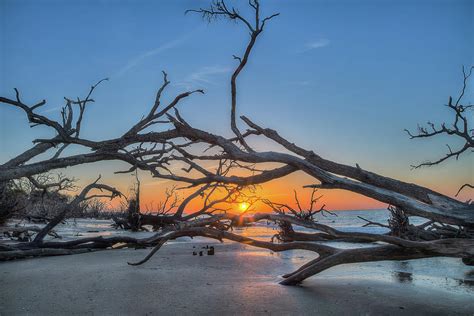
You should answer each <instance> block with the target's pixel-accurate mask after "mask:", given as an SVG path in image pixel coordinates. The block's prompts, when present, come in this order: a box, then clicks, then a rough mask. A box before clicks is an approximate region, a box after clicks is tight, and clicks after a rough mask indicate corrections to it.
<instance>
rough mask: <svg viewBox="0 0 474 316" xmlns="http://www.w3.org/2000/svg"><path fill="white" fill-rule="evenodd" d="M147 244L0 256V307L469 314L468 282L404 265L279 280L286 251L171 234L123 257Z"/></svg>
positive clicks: (3, 311) (473, 310) (473, 295)
mask: <svg viewBox="0 0 474 316" xmlns="http://www.w3.org/2000/svg"><path fill="white" fill-rule="evenodd" d="M205 244H208V245H215V246H216V255H215V256H203V257H199V256H193V255H192V252H193V250H195V249H198V248H200V247H201V246H202V245H205ZM193 246H194V247H196V248H193ZM148 251H149V250H130V249H123V250H114V251H101V252H94V253H87V254H81V255H74V256H62V257H48V258H39V259H33V260H31V259H30V260H22V261H16V262H6V263H0V284H1V286H0V315H17V314H30V315H36V314H41V315H45V314H48V315H52V314H54V315H71V314H72V315H78V314H91V315H92V314H94V315H119V314H121V315H123V314H130V315H154V314H159V315H176V314H185V315H195V314H274V315H285V314H294V315H315V314H319V315H358V314H363V315H381V314H383V315H414V314H416V315H428V314H429V315H457V314H459V315H473V314H474V291H471V290H469V289H468V290H464V289H461V290H459V291H456V290H453V288H449V287H448V288H443V287H438V286H430V285H429V284H427V285H419V284H416V283H413V282H409V281H410V278H413V276H411V275H410V273H406V272H401V274H400V275H399V276H398V277H399V278H400V280H398V282H397V281H396V280H395V281H394V280H393V276H390V275H389V276H387V277H377V276H375V277H367V275H365V276H364V274H363V273H362V274H361V273H360V270H361V269H362V270H363V269H364V265H346V266H340V267H336V268H334V269H330V270H328V271H326V272H323V273H321V274H320V275H319V276H317V277H313V278H310V279H308V280H307V281H305V282H304V284H303V285H302V286H297V287H288V286H282V285H279V284H278V281H279V280H280V277H279V275H282V274H283V273H286V272H289V271H292V270H293V269H294V268H295V267H296V266H297V265H296V266H295V263H294V262H293V261H292V260H293V259H292V257H291V256H288V255H285V256H282V255H281V254H272V253H271V252H269V251H266V250H258V249H255V248H251V247H248V246H245V245H239V244H235V243H228V242H226V243H224V244H218V243H212V242H211V243H210V242H207V243H204V244H200V243H179V242H177V243H171V244H168V245H165V246H164V247H163V249H161V250H160V251H159V252H158V253H157V254H156V255H155V256H154V257H153V258H152V259H151V260H150V261H149V262H147V263H145V264H144V265H141V266H138V267H133V266H129V265H127V264H126V262H127V261H138V260H140V259H142V258H143V256H145V255H146V254H147V253H148ZM295 260H297V259H295ZM380 264H381V265H382V266H381V267H382V269H376V270H375V272H374V273H380V271H381V270H384V269H385V268H383V265H384V263H380ZM298 265H299V263H298ZM379 267H380V265H379ZM365 268H367V266H365ZM369 268H370V266H369ZM388 270H390V269H387V273H389V272H388ZM341 271H344V273H339V272H341ZM404 273H405V274H404ZM404 280H405V281H407V280H408V281H407V282H405V281H404ZM454 289H456V288H454Z"/></svg>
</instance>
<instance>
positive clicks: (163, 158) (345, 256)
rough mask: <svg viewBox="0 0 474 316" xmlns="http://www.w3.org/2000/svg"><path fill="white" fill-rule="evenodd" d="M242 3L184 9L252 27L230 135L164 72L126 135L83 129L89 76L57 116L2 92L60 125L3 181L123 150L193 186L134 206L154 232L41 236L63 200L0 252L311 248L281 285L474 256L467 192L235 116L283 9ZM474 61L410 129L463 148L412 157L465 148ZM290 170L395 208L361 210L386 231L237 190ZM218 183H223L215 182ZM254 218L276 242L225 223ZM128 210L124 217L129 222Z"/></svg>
mask: <svg viewBox="0 0 474 316" xmlns="http://www.w3.org/2000/svg"><path fill="white" fill-rule="evenodd" d="M249 5H250V10H252V12H253V15H252V17H251V18H246V17H245V16H244V15H242V14H241V13H240V12H239V11H238V10H236V9H234V8H231V7H228V6H227V5H226V3H225V2H224V1H221V0H218V1H215V2H213V4H212V5H211V7H210V8H208V9H198V10H190V12H194V13H199V14H201V15H202V16H203V17H204V18H205V19H208V20H209V21H211V20H213V19H217V18H223V19H227V20H232V21H235V22H237V23H238V24H241V25H243V26H244V27H245V28H246V29H247V30H248V31H249V34H250V37H249V40H248V43H247V45H246V47H245V50H244V53H243V55H242V57H239V56H234V59H235V60H236V62H237V66H236V68H235V70H234V72H233V74H232V76H231V80H230V85H231V104H230V109H231V115H230V129H231V131H232V132H233V134H234V136H233V137H224V136H221V135H216V134H213V133H210V132H207V131H205V130H202V129H199V128H196V127H193V126H191V124H190V123H188V122H187V121H186V120H185V119H184V118H183V117H182V116H181V114H180V113H179V111H178V109H177V106H178V104H179V103H180V101H181V100H182V99H184V98H188V97H189V96H191V95H193V94H196V93H197V94H203V93H204V91H202V90H194V91H187V92H183V93H182V94H179V95H177V96H176V97H175V98H174V99H172V101H170V102H169V103H167V105H165V106H163V105H162V104H161V102H162V100H161V99H162V93H163V91H164V90H165V89H166V87H167V86H168V85H169V83H170V81H169V80H168V76H167V74H166V73H164V72H163V84H162V85H161V87H160V88H159V89H158V91H157V94H156V98H155V101H154V103H153V104H152V106H151V108H150V111H149V112H148V113H146V114H145V115H144V116H143V118H141V119H140V120H138V121H137V123H136V124H134V125H133V126H132V127H131V128H129V129H128V130H127V132H125V133H124V134H123V135H121V136H119V137H117V138H113V139H107V140H100V141H96V140H88V139H84V138H81V136H80V128H81V122H82V119H83V114H84V112H85V109H86V105H88V104H89V103H90V102H93V99H91V94H92V92H93V91H94V89H95V88H96V87H97V85H98V84H96V85H94V86H92V88H91V89H90V92H89V94H88V95H87V97H86V98H84V99H78V100H77V101H73V100H71V99H68V98H66V99H65V101H66V105H65V107H64V109H63V112H62V113H63V120H62V122H58V121H54V120H52V119H50V118H47V117H45V116H43V115H40V114H37V113H36V110H37V109H38V108H39V107H41V106H43V105H44V104H45V101H42V102H39V103H37V104H35V105H26V104H25V103H23V101H21V97H20V93H19V92H18V90H15V91H16V93H15V98H14V99H11V98H6V97H0V103H4V104H6V105H9V106H14V107H17V108H20V109H21V110H23V111H24V112H25V113H26V115H27V118H28V120H29V122H30V124H32V125H43V126H46V127H49V128H50V129H53V130H54V131H55V132H56V136H55V137H53V138H50V139H37V140H35V145H34V146H33V147H32V148H31V149H29V150H28V151H26V152H24V153H22V154H20V155H19V156H17V157H15V158H13V159H12V160H10V161H8V162H6V163H4V164H3V165H1V166H0V182H1V183H5V182H8V181H14V180H15V179H19V178H24V177H31V176H34V175H37V174H41V173H43V172H46V171H49V170H53V169H58V168H64V167H68V166H74V165H78V164H85V163H92V162H96V161H103V160H121V161H124V162H126V163H128V164H129V166H130V167H129V169H127V170H123V171H118V172H119V173H130V172H135V171H137V170H143V171H146V172H149V173H150V174H151V175H152V176H154V177H156V178H160V179H167V180H171V181H177V182H180V183H185V184H186V185H187V188H195V189H196V191H194V192H193V193H191V194H190V195H189V196H188V197H187V198H185V199H184V200H183V201H182V202H181V203H180V204H176V205H175V207H174V208H172V209H171V210H169V211H168V212H166V213H159V214H157V215H150V214H141V213H140V214H139V216H138V217H137V219H136V222H134V223H133V224H132V225H130V226H131V227H134V226H135V228H137V227H139V226H143V225H149V224H150V225H152V226H154V227H155V228H156V229H157V230H158V232H157V233H155V234H154V235H153V236H151V237H149V238H144V239H136V238H131V237H108V238H104V237H94V238H83V239H77V240H73V241H62V242H53V241H44V240H43V239H44V237H45V235H46V234H47V233H48V231H50V230H51V229H52V228H54V226H55V225H56V224H57V223H58V222H59V221H60V220H61V219H62V218H63V217H64V216H65V215H66V214H67V212H68V210H67V209H65V210H64V212H63V213H61V216H58V217H57V218H55V219H54V220H53V221H51V222H50V223H49V224H48V225H47V228H45V230H43V231H41V232H39V233H38V234H37V236H36V237H35V239H34V240H33V241H31V242H25V243H19V244H16V245H14V246H8V247H7V246H2V247H1V250H2V251H0V259H1V260H8V259H12V258H19V257H22V256H21V252H22V251H23V252H25V256H26V254H28V256H34V255H35V254H38V255H46V254H47V253H48V252H49V251H51V254H52V255H53V254H59V253H61V251H57V250H58V249H59V250H64V254H71V253H74V251H76V250H77V251H85V250H88V249H89V250H103V249H108V248H116V247H122V246H123V245H125V246H128V247H144V246H145V247H154V248H153V250H152V251H151V252H150V255H149V256H147V257H146V258H144V259H143V260H142V261H140V262H138V263H136V264H143V263H144V262H146V261H147V260H148V259H149V258H151V256H152V255H153V254H155V253H156V252H157V251H158V250H159V249H160V247H161V246H162V245H163V244H164V243H165V242H166V241H167V240H170V239H174V238H179V237H184V236H187V237H193V236H204V237H208V238H213V239H217V240H222V239H228V240H232V241H235V242H239V243H245V244H248V245H252V246H255V247H261V248H266V249H270V250H272V251H285V250H290V249H305V250H309V251H314V252H315V253H317V254H318V256H317V258H316V259H314V260H312V261H311V262H308V263H307V264H305V265H304V266H302V267H301V268H300V269H298V270H297V271H295V272H293V273H290V274H288V275H285V280H284V281H282V284H287V285H293V284H297V283H299V282H301V281H303V280H304V279H306V278H308V277H310V276H312V275H314V274H316V273H319V272H321V271H323V270H325V269H328V268H330V267H332V266H335V265H338V264H344V263H354V262H366V261H378V260H407V259H419V258H427V257H434V256H447V257H456V258H461V259H462V260H463V262H464V263H466V264H472V261H473V260H474V259H473V258H474V238H473V229H474V206H473V204H471V203H470V201H467V202H464V201H460V200H457V199H455V198H453V197H450V196H447V195H444V194H441V193H439V192H436V191H434V190H431V189H429V188H426V187H423V186H420V185H417V184H413V183H407V182H404V181H400V180H397V179H393V178H389V177H385V176H383V175H380V174H377V173H374V172H371V171H369V170H365V169H363V168H361V167H360V166H359V165H358V164H355V166H350V165H345V164H341V163H338V162H335V161H331V160H328V159H325V158H324V157H322V156H321V155H319V154H317V153H315V152H314V151H312V150H310V149H305V148H302V147H300V146H298V145H296V144H295V143H293V142H291V141H289V140H287V139H286V138H284V137H283V136H281V135H280V134H279V133H278V132H277V131H276V130H273V129H270V128H267V127H264V126H262V125H260V124H257V123H256V122H254V121H253V120H251V119H250V118H248V117H246V116H241V117H240V118H241V120H242V122H237V105H238V102H237V95H238V89H237V82H238V78H239V75H240V74H241V73H242V71H243V70H244V69H245V67H246V65H247V62H248V60H249V58H250V57H251V54H252V51H253V49H254V47H255V43H256V41H257V40H258V38H259V36H260V35H261V34H262V32H263V31H264V30H265V29H266V26H267V24H268V23H269V21H270V20H272V19H273V18H275V17H277V16H278V14H272V15H269V16H268V17H265V18H263V16H262V14H261V8H260V4H259V2H258V1H257V0H251V1H250V2H249ZM471 72H472V68H470V70H469V71H464V72H463V74H464V81H463V88H462V91H461V94H460V95H459V96H458V97H457V98H455V101H453V98H449V102H448V105H447V106H448V107H449V108H450V109H451V110H452V111H453V113H454V115H455V117H454V122H453V123H452V124H450V125H448V124H446V123H443V124H441V126H439V127H437V126H435V125H434V124H432V123H428V126H429V127H428V128H422V127H420V128H419V131H418V133H417V134H413V133H411V132H409V131H408V134H409V136H410V137H411V138H424V137H434V136H437V135H440V134H446V135H450V136H452V137H457V138H460V139H462V140H463V143H464V145H463V146H462V147H461V149H458V150H452V149H451V148H450V147H449V146H448V148H449V153H448V154H447V155H446V157H443V158H441V159H438V160H435V161H434V162H432V163H422V164H420V165H417V166H414V167H423V166H433V165H437V164H440V163H442V162H443V161H445V160H447V159H450V158H452V157H454V158H458V157H460V156H461V155H465V154H467V153H469V152H472V149H473V148H474V140H473V138H472V133H471V132H472V128H471V127H470V125H469V124H470V122H469V120H468V119H469V117H470V116H469V115H467V112H468V111H470V110H472V107H473V106H472V105H469V104H468V105H463V104H462V102H463V96H464V94H465V90H466V88H467V81H468V79H469V77H470V75H471ZM99 83H100V82H99ZM75 108H78V109H79V110H78V111H79V115H75V116H74V117H75V118H77V119H76V121H74V122H73V112H74V109H75ZM238 123H240V124H245V125H246V126H247V127H246V128H247V129H246V131H245V132H243V131H241V130H240V129H239V124H238ZM150 129H151V131H150ZM250 136H252V137H259V138H261V139H264V140H266V141H270V142H273V143H274V144H277V145H279V146H281V147H283V148H284V151H281V152H277V151H259V150H258V148H253V147H251V146H250V145H249V143H248V142H247V139H248V137H250ZM72 144H73V145H77V146H80V147H82V148H84V149H86V150H87V152H86V153H84V154H77V155H72V156H65V157H61V155H62V153H63V149H64V148H66V147H67V146H69V145H72ZM203 145H204V146H207V150H205V151H203V150H202V146H203ZM54 148H57V149H56V152H55V153H54V155H53V156H52V157H51V158H50V159H47V160H42V161H33V162H32V159H33V158H35V157H37V156H38V155H39V154H43V153H45V152H47V151H49V150H53V149H54ZM196 148H200V150H197V149H196ZM174 163H179V164H181V165H183V164H184V165H185V167H184V168H182V169H181V170H178V171H175V170H174V169H172V168H169V166H170V165H172V164H174ZM211 164H218V167H217V168H216V169H212V168H208V167H204V166H208V165H211ZM268 166H272V167H268ZM210 169H212V170H210ZM296 171H302V172H304V173H306V174H307V175H309V176H311V177H312V178H313V179H314V183H313V184H310V185H308V186H306V187H308V188H312V189H313V191H312V192H313V194H314V192H316V190H333V189H341V190H346V191H351V192H354V193H358V194H361V195H363V196H366V197H370V198H372V199H375V200H377V201H380V202H383V203H386V204H387V205H389V207H390V209H391V211H392V218H391V220H390V221H389V223H387V224H383V223H373V222H367V224H369V225H384V226H388V229H389V233H386V234H368V233H355V232H350V233H348V232H342V231H339V230H336V229H334V228H332V227H330V226H327V225H322V224H320V223H318V222H317V220H316V218H315V215H316V214H318V213H322V212H324V211H325V208H324V206H323V207H321V208H319V209H318V208H314V206H315V203H316V202H317V198H314V196H313V197H312V198H311V205H310V206H309V207H307V208H304V207H302V206H301V204H300V203H299V201H298V200H297V196H295V198H296V200H297V201H296V205H297V206H296V207H294V208H292V207H290V206H287V205H283V204H277V203H273V202H271V201H259V200H258V198H257V199H253V198H252V196H251V194H244V193H243V192H245V190H247V189H248V188H251V187H252V186H253V185H258V184H262V183H266V182H268V181H271V180H274V179H278V178H282V177H285V176H286V175H289V174H291V173H293V172H296ZM92 188H99V189H100V188H102V189H105V190H109V191H111V192H112V196H116V195H117V194H118V193H117V191H116V190H115V189H113V188H111V187H107V186H105V185H103V186H101V185H98V184H97V183H96V182H95V183H93V185H92V186H91V187H90V189H92ZM469 188H472V185H471V184H465V185H463V186H462V187H461V189H469ZM0 189H1V187H0ZM461 189H460V190H461ZM86 191H88V190H86ZM218 192H220V193H219V194H220V195H219V194H217V193H218ZM85 194H87V192H86V193H85ZM85 194H84V195H82V194H81V195H80V197H78V199H77V200H74V201H76V202H74V201H73V202H72V203H80V201H81V200H84V199H86V196H85ZM197 198H200V199H202V201H203V206H202V208H201V209H200V210H197V211H193V212H191V211H190V210H189V208H188V205H189V202H190V201H191V200H194V199H197ZM248 201H249V202H248ZM242 202H245V203H248V204H252V205H253V204H254V202H255V203H256V202H260V206H261V204H262V202H263V204H265V205H266V206H267V207H270V208H271V209H272V211H273V213H256V214H253V215H250V214H245V216H243V215H241V216H235V215H230V214H229V213H228V212H227V211H228V210H229V207H228V206H229V205H233V204H236V203H242ZM411 216H420V217H423V218H425V219H426V223H425V224H423V225H419V226H414V225H412V224H410V220H409V219H410V217H411ZM134 221H135V219H134ZM256 221H272V222H276V223H278V224H279V226H280V228H281V232H280V233H279V234H278V235H277V236H275V237H276V239H277V241H278V242H273V241H269V242H263V241H257V240H253V239H250V238H247V237H243V236H240V235H238V234H235V233H233V232H231V228H232V227H234V226H237V225H246V224H252V223H255V222H256ZM131 222H132V221H131V220H130V219H129V220H128V224H131ZM124 223H126V222H124ZM294 226H302V227H306V228H308V229H312V230H314V233H311V234H309V233H301V232H297V231H295V230H294V229H293V227H294ZM320 240H330V241H340V240H345V241H347V240H350V241H357V242H365V243H373V247H371V248H365V247H364V248H358V249H350V250H341V249H337V248H334V247H331V246H327V245H323V244H320V243H318V242H317V241H320ZM117 244H120V246H117ZM51 249H54V251H53V250H51ZM40 250H41V251H40ZM66 250H67V251H66ZM25 256H23V257H25Z"/></svg>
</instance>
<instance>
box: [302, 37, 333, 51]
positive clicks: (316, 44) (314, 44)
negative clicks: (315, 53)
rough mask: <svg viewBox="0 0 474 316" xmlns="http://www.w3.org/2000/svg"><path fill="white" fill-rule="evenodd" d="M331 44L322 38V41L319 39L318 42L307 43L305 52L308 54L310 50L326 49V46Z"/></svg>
mask: <svg viewBox="0 0 474 316" xmlns="http://www.w3.org/2000/svg"><path fill="white" fill-rule="evenodd" d="M329 43H330V41H329V40H328V39H326V38H321V39H318V40H314V41H311V42H308V43H306V45H305V48H304V50H303V52H307V51H310V50H313V49H318V48H323V47H326V46H328V45H329Z"/></svg>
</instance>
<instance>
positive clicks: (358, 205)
mask: <svg viewBox="0 0 474 316" xmlns="http://www.w3.org/2000/svg"><path fill="white" fill-rule="evenodd" d="M265 167H267V168H271V167H274V166H272V165H265ZM420 172H427V171H420ZM420 172H419V173H420ZM410 177H412V178H410ZM396 178H400V179H401V180H404V181H408V182H415V183H416V182H419V183H420V184H421V185H425V186H427V187H432V188H433V189H434V190H436V191H439V192H441V193H444V194H448V195H451V196H454V194H455V193H456V190H457V186H456V181H455V180H458V179H454V180H451V182H449V183H447V182H444V183H443V184H444V185H443V186H441V185H440V184H439V182H436V181H435V180H436V178H435V177H429V176H425V175H424V177H423V179H422V180H421V181H416V179H415V175H414V174H413V176H410V174H404V173H399V174H398V176H397V177H396ZM102 182H103V183H107V184H110V185H113V186H115V187H116V188H117V189H119V190H120V191H121V192H123V193H124V194H127V193H128V191H129V189H128V187H129V186H130V183H133V180H132V181H131V180H130V177H125V176H122V177H118V178H117V177H110V178H105V177H104V178H103V180H102ZM312 183H317V181H316V182H315V180H314V178H312V177H310V176H308V175H306V174H305V173H303V172H295V173H293V174H290V175H288V176H286V177H284V178H280V179H276V180H272V181H269V182H267V183H265V184H262V185H259V186H257V188H256V191H255V192H254V194H255V196H258V197H259V198H261V199H268V200H270V201H272V202H276V203H283V204H287V205H289V206H291V207H294V208H296V207H297V205H296V202H295V200H294V194H293V190H294V189H295V190H296V191H297V193H298V199H299V201H300V203H301V205H302V207H303V208H306V207H308V206H309V203H310V201H309V200H310V195H311V189H304V188H303V186H304V185H308V184H312ZM432 183H435V184H432ZM141 184H142V185H141V191H140V194H141V199H140V205H141V210H142V211H143V212H148V211H150V212H153V211H154V210H153V205H157V204H158V203H159V202H160V201H164V200H165V191H166V189H167V188H168V189H169V188H171V187H172V186H173V185H177V186H178V187H179V186H185V185H184V184H182V183H176V182H172V181H166V180H157V179H153V178H151V177H150V176H148V175H145V174H142V175H141ZM430 184H431V185H430ZM448 188H449V189H448ZM195 190H196V188H191V189H183V190H178V191H177V194H178V196H179V200H180V201H182V200H183V199H184V198H186V197H187V196H188V195H189V194H191V193H192V192H194V191H195ZM466 194H467V193H466ZM317 195H318V196H319V195H323V197H322V198H321V199H320V201H319V203H318V205H316V206H315V207H316V208H317V207H320V206H322V205H323V204H325V208H326V209H327V210H330V211H338V210H367V209H383V208H386V207H387V205H386V204H385V203H381V202H378V201H376V200H373V199H371V198H367V197H365V196H362V195H360V194H356V193H353V192H350V191H344V190H319V191H318V192H317ZM462 198H464V196H461V199H462ZM121 202H123V201H120V200H119V199H115V200H113V201H109V206H110V208H111V209H119V208H120V203H121ZM203 202H204V199H203V198H202V197H196V198H195V199H193V200H192V201H191V202H190V203H189V204H188V206H187V208H186V211H185V212H186V213H191V212H194V211H196V210H199V209H201V208H202V205H203ZM230 206H231V205H228V204H227V205H225V204H220V205H218V206H217V207H220V208H222V209H228V208H229V207H230ZM249 207H250V205H249V203H248V202H244V201H242V202H241V203H239V204H237V205H233V206H232V208H233V209H234V211H235V212H239V213H243V212H246V211H248V208H249ZM252 209H254V210H255V211H256V212H268V211H270V209H269V207H268V206H266V205H265V204H263V203H261V202H257V203H255V204H254V205H253V206H252Z"/></svg>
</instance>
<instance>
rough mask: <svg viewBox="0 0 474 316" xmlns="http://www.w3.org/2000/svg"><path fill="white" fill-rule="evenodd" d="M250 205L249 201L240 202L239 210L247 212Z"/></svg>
mask: <svg viewBox="0 0 474 316" xmlns="http://www.w3.org/2000/svg"><path fill="white" fill-rule="evenodd" d="M249 206H250V204H248V203H247V202H242V203H240V204H239V210H241V211H242V212H245V211H246V210H247V209H248V208H249Z"/></svg>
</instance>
